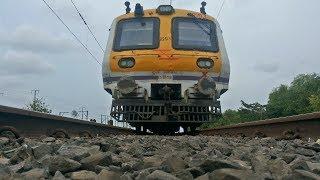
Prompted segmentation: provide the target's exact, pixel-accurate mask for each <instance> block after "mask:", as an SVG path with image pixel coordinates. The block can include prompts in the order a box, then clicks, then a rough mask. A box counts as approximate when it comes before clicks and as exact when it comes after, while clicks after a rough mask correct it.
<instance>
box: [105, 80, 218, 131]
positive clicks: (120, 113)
mask: <svg viewBox="0 0 320 180" xmlns="http://www.w3.org/2000/svg"><path fill="white" fill-rule="evenodd" d="M152 88H153V89H152V93H151V97H150V98H148V99H145V98H135V97H134V95H133V94H132V96H131V97H126V98H125V97H124V98H119V99H114V100H113V102H112V109H111V116H112V117H113V118H115V119H116V120H117V121H119V122H127V123H129V124H130V125H131V126H133V127H135V128H136V130H137V131H145V132H146V131H147V130H149V131H151V132H153V133H155V134H172V133H175V132H178V131H179V130H180V128H183V130H184V132H191V133H192V132H194V131H195V130H196V128H197V127H199V126H201V124H203V123H206V122H209V121H212V120H213V118H214V117H215V116H219V115H220V114H221V106H220V102H219V101H218V100H216V98H212V97H211V98H209V97H206V96H199V97H198V98H182V97H181V90H180V89H179V88H178V87H177V86H174V85H172V84H170V85H166V84H157V85H156V86H153V87H152Z"/></svg>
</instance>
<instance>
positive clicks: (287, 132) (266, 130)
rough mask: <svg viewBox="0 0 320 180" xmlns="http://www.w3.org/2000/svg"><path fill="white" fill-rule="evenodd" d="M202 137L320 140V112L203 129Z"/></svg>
mask: <svg viewBox="0 0 320 180" xmlns="http://www.w3.org/2000/svg"><path fill="white" fill-rule="evenodd" d="M199 134H202V135H221V136H246V137H256V136H259V137H267V136H268V137H277V138H283V139H292V138H315V139H318V138H320V112H315V113H308V114H301V115H295V116H288V117H281V118H273V119H266V120H260V121H252V122H245V123H240V124H235V125H229V126H223V127H217V128H211V129H204V130H201V131H200V132H199Z"/></svg>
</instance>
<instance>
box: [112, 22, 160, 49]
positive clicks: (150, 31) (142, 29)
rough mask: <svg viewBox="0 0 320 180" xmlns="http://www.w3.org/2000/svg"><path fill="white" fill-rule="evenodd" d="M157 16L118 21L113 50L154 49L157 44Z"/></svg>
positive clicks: (158, 24)
mask: <svg viewBox="0 0 320 180" xmlns="http://www.w3.org/2000/svg"><path fill="white" fill-rule="evenodd" d="M159 26H160V22H159V19H157V18H133V19H125V20H121V21H119V22H118V25H117V31H116V36H115V42H114V50H115V51H121V50H134V49H155V48H158V46H159Z"/></svg>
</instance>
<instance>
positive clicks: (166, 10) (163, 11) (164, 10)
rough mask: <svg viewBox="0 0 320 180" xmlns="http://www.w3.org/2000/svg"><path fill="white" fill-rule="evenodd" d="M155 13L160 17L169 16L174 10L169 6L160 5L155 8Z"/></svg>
mask: <svg viewBox="0 0 320 180" xmlns="http://www.w3.org/2000/svg"><path fill="white" fill-rule="evenodd" d="M157 13H158V14H160V15H170V14H172V13H174V8H173V7H172V6H171V5H160V6H159V7H158V8H157Z"/></svg>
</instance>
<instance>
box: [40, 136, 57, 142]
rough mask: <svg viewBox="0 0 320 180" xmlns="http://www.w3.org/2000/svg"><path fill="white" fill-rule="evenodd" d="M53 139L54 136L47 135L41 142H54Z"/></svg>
mask: <svg viewBox="0 0 320 180" xmlns="http://www.w3.org/2000/svg"><path fill="white" fill-rule="evenodd" d="M55 140H56V138H54V137H47V138H44V139H42V142H45V143H51V142H54V141H55Z"/></svg>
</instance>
